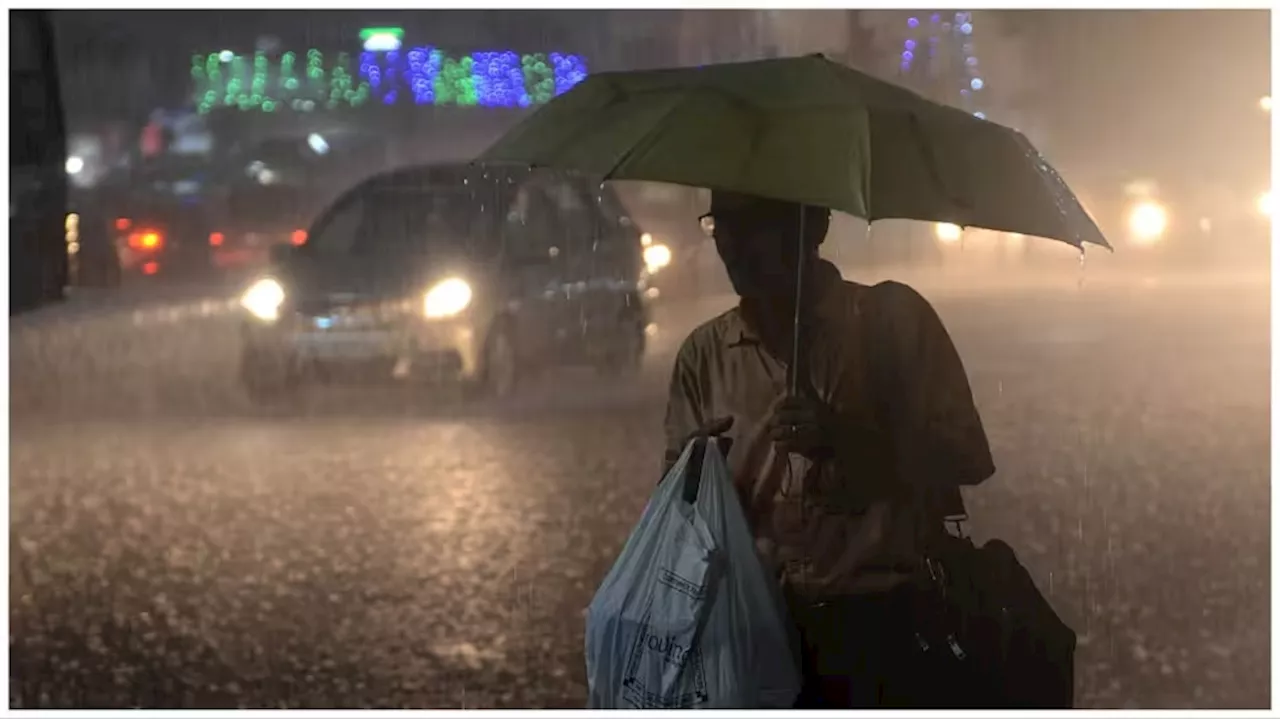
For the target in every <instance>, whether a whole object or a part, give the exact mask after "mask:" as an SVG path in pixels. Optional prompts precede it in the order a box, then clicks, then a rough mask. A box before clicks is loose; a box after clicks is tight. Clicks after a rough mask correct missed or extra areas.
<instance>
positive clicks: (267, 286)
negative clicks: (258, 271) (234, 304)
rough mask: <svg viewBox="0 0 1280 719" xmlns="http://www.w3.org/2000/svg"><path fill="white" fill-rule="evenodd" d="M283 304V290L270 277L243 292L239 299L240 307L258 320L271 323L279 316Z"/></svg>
mask: <svg viewBox="0 0 1280 719" xmlns="http://www.w3.org/2000/svg"><path fill="white" fill-rule="evenodd" d="M282 304H284V288H283V287H281V286H280V283H279V282H277V281H276V280H274V279H272V278H270V277H264V278H262V279H260V280H258V281H257V282H255V283H253V286H252V287H250V288H249V289H248V290H246V291H245V293H244V295H243V296H242V297H241V298H240V306H241V307H243V308H245V309H246V310H248V311H249V313H250V314H252V315H253V316H254V317H257V318H258V319H260V320H265V321H268V322H270V321H272V320H275V319H276V318H278V317H279V316H280V305H282Z"/></svg>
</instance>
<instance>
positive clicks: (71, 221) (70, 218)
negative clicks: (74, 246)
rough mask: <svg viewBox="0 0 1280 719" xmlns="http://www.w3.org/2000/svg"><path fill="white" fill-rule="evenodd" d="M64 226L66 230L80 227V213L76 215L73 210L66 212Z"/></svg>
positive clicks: (70, 230) (73, 230)
mask: <svg viewBox="0 0 1280 719" xmlns="http://www.w3.org/2000/svg"><path fill="white" fill-rule="evenodd" d="M64 227H65V228H66V230H67V232H75V231H76V230H78V229H80V215H77V214H76V213H74V212H68V213H67V219H66V222H65V223H64Z"/></svg>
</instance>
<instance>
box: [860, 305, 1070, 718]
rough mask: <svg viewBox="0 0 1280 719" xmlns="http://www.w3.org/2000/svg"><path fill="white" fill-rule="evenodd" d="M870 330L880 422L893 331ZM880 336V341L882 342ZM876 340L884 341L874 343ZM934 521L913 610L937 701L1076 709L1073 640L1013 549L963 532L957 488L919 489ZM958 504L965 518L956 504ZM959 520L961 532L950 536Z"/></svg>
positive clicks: (887, 396) (888, 398) (890, 384)
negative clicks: (977, 541) (980, 542)
mask: <svg viewBox="0 0 1280 719" xmlns="http://www.w3.org/2000/svg"><path fill="white" fill-rule="evenodd" d="M870 311H871V312H875V313H877V314H878V315H879V317H872V318H869V319H870V320H871V321H870V322H868V323H867V324H866V325H864V326H872V327H874V326H876V325H881V328H880V329H879V330H878V331H874V332H868V333H867V335H868V340H869V342H868V343H867V344H866V346H867V347H869V348H871V351H872V357H871V361H870V362H869V363H868V364H869V367H870V370H871V372H872V375H873V376H872V378H871V379H873V380H874V383H873V385H872V386H875V387H879V388H880V389H882V390H885V389H887V390H888V391H886V392H881V393H878V394H880V402H879V403H880V404H881V408H880V409H881V411H882V417H883V416H885V414H886V413H885V412H884V411H885V410H887V403H889V402H892V401H893V396H892V395H893V394H894V392H895V390H896V388H897V387H900V386H901V385H900V384H899V383H898V382H894V381H891V380H892V379H893V377H892V375H891V372H892V365H890V361H891V360H890V358H889V357H886V356H884V354H885V353H883V352H879V351H876V348H879V347H891V346H893V345H892V342H891V341H889V340H888V339H886V338H889V337H890V335H889V334H888V333H891V332H893V328H892V327H888V326H884V323H883V322H877V321H876V320H878V319H880V318H883V317H886V316H887V313H885V312H883V310H881V309H878V308H871V309H870ZM877 335H878V337H877ZM877 339H879V340H881V341H876V340H877ZM915 491H916V493H917V495H919V496H918V501H919V503H920V506H921V509H922V512H924V514H925V516H928V517H931V518H932V519H931V520H930V522H929V523H928V525H927V526H928V530H927V531H926V532H925V533H924V536H922V538H921V539H922V542H923V546H924V547H925V554H926V558H925V561H924V567H923V568H922V570H921V575H920V578H919V582H918V584H919V591H917V592H916V596H917V597H918V598H917V600H916V606H915V608H914V612H913V616H914V617H915V625H916V627H915V629H916V631H915V641H916V643H917V645H918V650H919V652H920V655H919V656H920V659H921V662H920V665H921V668H922V671H924V672H925V673H926V674H927V676H923V677H921V681H922V682H925V683H927V684H928V685H929V686H932V687H934V689H935V691H934V692H933V696H932V698H931V700H930V704H932V705H933V706H936V707H939V708H948V709H1070V708H1072V703H1073V697H1074V684H1075V648H1076V634H1075V632H1074V631H1072V630H1071V628H1070V627H1068V626H1067V625H1066V624H1065V623H1064V622H1063V621H1062V619H1061V618H1059V617H1058V615H1057V613H1056V612H1054V610H1053V607H1052V606H1051V605H1050V604H1049V602H1048V600H1047V599H1045V597H1044V595H1043V594H1041V593H1040V590H1039V589H1038V588H1037V587H1036V585H1035V581H1034V580H1033V579H1032V578H1031V575H1030V573H1028V572H1027V570H1026V568H1025V567H1023V566H1022V563H1021V562H1019V561H1018V557H1017V555H1016V554H1015V553H1014V551H1013V548H1012V547H1010V546H1009V545H1008V544H1006V543H1005V542H1002V541H1000V540H991V541H989V542H987V543H985V544H983V545H982V546H980V547H979V546H977V545H975V544H974V542H973V541H972V540H971V539H969V538H968V537H967V536H965V535H964V532H963V527H964V523H965V522H966V521H967V519H968V517H967V515H966V514H965V513H964V511H963V503H962V501H960V500H959V499H958V494H959V492H958V489H955V490H954V491H951V492H946V491H943V490H939V491H934V492H922V491H920V490H919V489H917V490H915ZM957 505H959V508H960V512H955V511H954V508H955V507H956V506H957ZM948 524H953V525H954V526H955V528H956V530H957V531H956V533H955V534H953V533H951V532H949V531H948V530H947V525H948Z"/></svg>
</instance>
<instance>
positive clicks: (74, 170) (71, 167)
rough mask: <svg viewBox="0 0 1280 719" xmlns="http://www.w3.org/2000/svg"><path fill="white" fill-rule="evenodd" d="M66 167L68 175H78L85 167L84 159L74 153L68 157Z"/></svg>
mask: <svg viewBox="0 0 1280 719" xmlns="http://www.w3.org/2000/svg"><path fill="white" fill-rule="evenodd" d="M66 168H67V174H68V175H78V174H80V171H81V170H83V169H84V160H82V159H80V158H79V157H76V156H75V155H72V156H71V157H68V158H67V165H66Z"/></svg>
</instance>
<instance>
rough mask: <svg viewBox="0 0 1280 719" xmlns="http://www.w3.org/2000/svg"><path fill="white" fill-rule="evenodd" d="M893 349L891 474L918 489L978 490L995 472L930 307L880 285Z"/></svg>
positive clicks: (959, 369)
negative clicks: (893, 462) (894, 472)
mask: <svg viewBox="0 0 1280 719" xmlns="http://www.w3.org/2000/svg"><path fill="white" fill-rule="evenodd" d="M882 286H883V287H884V288H885V289H884V294H885V295H886V297H885V299H886V300H887V301H886V302H885V303H884V304H883V305H882V308H883V309H884V310H886V311H888V312H889V313H890V317H888V318H886V319H891V320H892V322H891V327H892V332H893V335H894V336H895V338H896V341H895V342H894V343H893V345H894V350H895V352H894V355H895V357H894V359H895V360H896V361H894V362H893V363H892V364H893V367H894V370H895V372H894V375H895V376H894V377H892V378H891V381H892V382H893V383H894V384H895V385H896V387H895V389H896V391H895V392H894V393H893V396H894V398H895V401H894V402H893V403H892V405H893V406H892V407H891V408H890V413H891V417H892V435H893V437H892V442H893V445H894V454H895V456H896V465H897V471H898V474H899V476H900V477H901V478H903V479H905V480H906V481H907V482H908V483H909V484H911V485H914V486H917V487H935V488H937V487H944V488H945V487H958V486H969V485H976V484H979V483H981V482H983V481H984V480H986V479H987V478H989V477H990V476H991V475H992V474H994V473H995V464H994V462H993V461H992V458H991V448H990V445H989V444H988V442H987V434H986V430H985V429H984V428H983V426H982V419H981V417H979V415H978V409H977V406H976V405H975V404H974V401H973V392H972V391H971V390H970V387H969V378H968V376H967V374H966V373H965V369H964V363H963V362H962V361H961V360H960V353H959V352H957V351H956V347H955V344H954V343H953V342H952V341H951V335H950V334H948V333H947V329H946V327H944V326H943V324H942V319H941V318H940V317H938V313H937V312H936V311H935V310H934V309H933V306H932V305H930V304H929V301H928V300H926V299H925V298H924V297H923V296H921V295H920V294H919V293H918V292H916V291H915V290H913V289H911V288H910V287H908V286H906V285H903V284H899V283H893V282H889V283H884V285H882Z"/></svg>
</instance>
